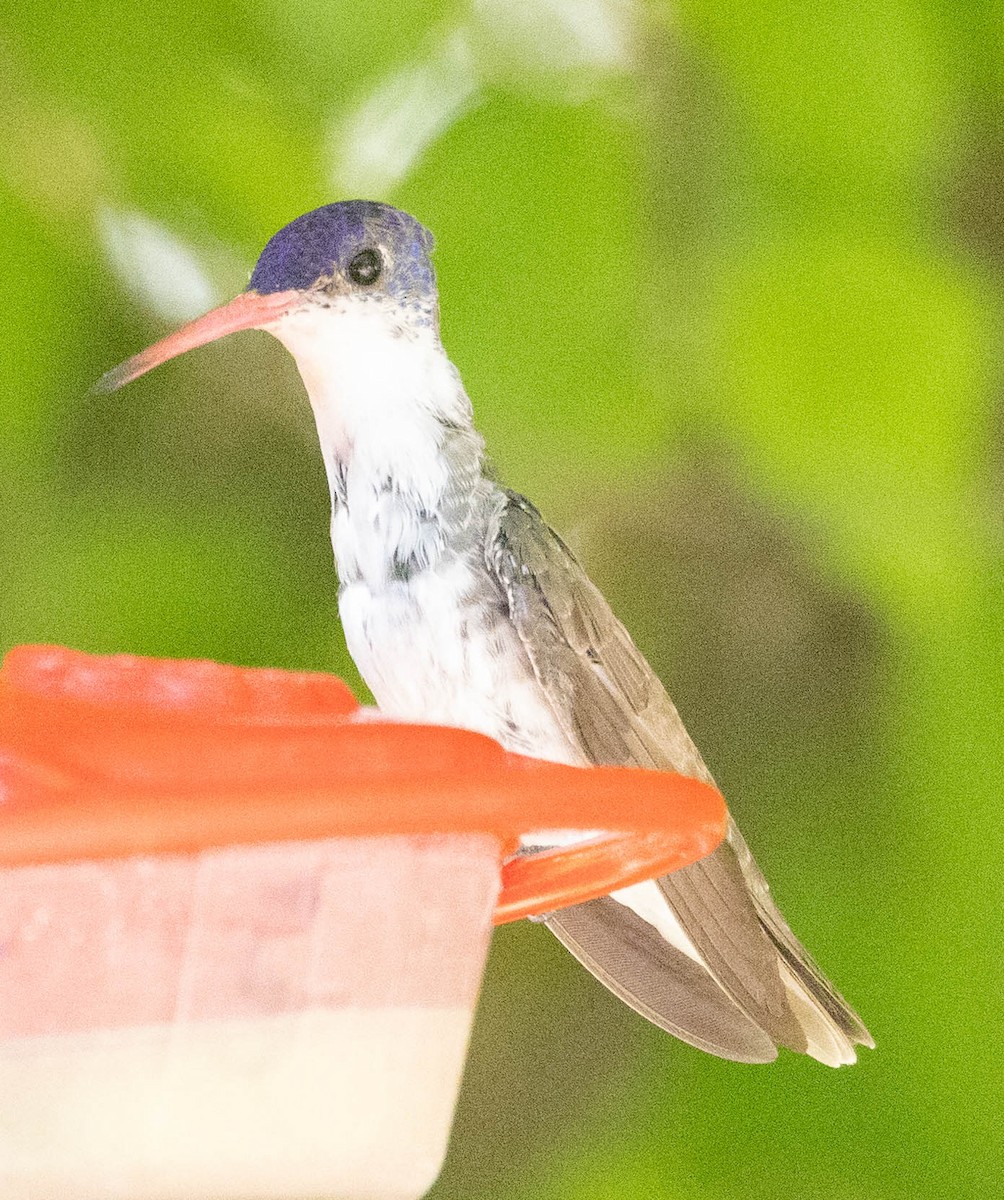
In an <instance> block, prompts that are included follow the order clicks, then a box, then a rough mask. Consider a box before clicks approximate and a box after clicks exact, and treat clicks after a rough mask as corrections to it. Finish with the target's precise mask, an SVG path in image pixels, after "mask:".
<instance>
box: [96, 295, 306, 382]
mask: <svg viewBox="0 0 1004 1200" xmlns="http://www.w3.org/2000/svg"><path fill="white" fill-rule="evenodd" d="M301 301H302V295H301V294H300V293H299V292H297V291H288V292H269V293H267V294H266V295H259V294H258V293H257V292H241V294H240V295H239V296H235V297H234V299H233V300H231V301H229V303H227V304H221V305H220V307H219V308H214V309H211V310H210V311H209V312H207V313H206V314H205V316H203V317H197V318H196V319H195V320H194V321H189V323H188V324H187V325H182V327H181V328H180V329H179V330H177V332H175V333H172V334H169V335H168V336H167V337H166V338H162V339H161V340H160V341H159V342H154V344H153V345H152V346H148V347H147V348H146V349H145V350H141V351H140V352H139V354H134V355H133V356H132V358H127V359H126V360H125V362H124V363H119V365H118V366H117V367H113V368H112V369H111V370H110V371H106V372H105V374H104V375H102V376H101V378H100V379H99V380H98V381H97V383H96V384H95V385H94V387H93V388H92V389H91V390H92V391H94V392H114V391H116V390H117V389H118V388H120V387H123V386H124V385H125V384H127V383H131V382H132V381H133V380H134V379H138V378H139V377H140V375H145V374H146V373H147V371H152V370H153V368H154V367H159V366H160V364H161V363H163V362H167V360H168V359H169V358H177V356H178V355H179V354H184V353H185V351H186V350H194V349H195V347H196V346H204V345H205V344H206V343H207V342H215V341H216V339H217V338H221V337H226V335H227V334H228V333H236V332H237V330H239V329H267V328H268V327H269V326H270V325H274V324H275V323H276V322H277V321H280V320H281V319H282V318H283V317H284V316H285V315H286V314H287V313H289V312H291V311H292V310H293V309H294V308H296V307H297V306H298V305H299V303H300V302H301Z"/></svg>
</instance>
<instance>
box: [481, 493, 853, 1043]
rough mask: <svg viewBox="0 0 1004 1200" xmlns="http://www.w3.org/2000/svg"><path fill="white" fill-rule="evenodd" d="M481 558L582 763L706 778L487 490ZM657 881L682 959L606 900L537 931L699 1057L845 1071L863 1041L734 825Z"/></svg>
mask: <svg viewBox="0 0 1004 1200" xmlns="http://www.w3.org/2000/svg"><path fill="white" fill-rule="evenodd" d="M485 557H486V562H487V564H488V566H489V569H490V570H491V572H492V573H493V575H494V577H495V579H496V582H497V584H498V586H499V589H500V591H501V593H502V596H503V598H504V601H505V604H506V605H507V607H508V611H509V615H510V618H511V620H512V622H513V624H514V626H515V628H516V630H517V632H518V634H519V636H520V639H521V641H522V644H523V646H524V648H525V650H526V653H527V655H528V657H529V659H530V662H531V664H532V666H533V670H534V673H535V675H536V677H537V679H538V681H539V683H540V684H541V687H542V689H543V691H544V693H545V694H546V696H547V698H548V701H549V703H550V705H551V708H552V711H553V712H554V714H555V716H556V718H557V720H558V721H559V722H560V724H561V725H562V727H563V729H564V730H565V733H566V735H567V736H568V737H569V738H570V739H571V740H572V741H573V742H574V744H575V745H576V746H577V747H578V748H579V749H580V750H581V751H582V753H583V755H584V757H585V758H586V759H587V760H588V761H590V762H593V763H597V764H607V765H631V766H641V767H648V768H652V769H657V770H673V771H677V772H679V773H681V774H684V775H690V776H693V777H695V778H698V779H703V780H706V781H709V782H710V781H711V774H710V772H709V771H708V768H707V767H706V766H705V763H704V760H703V759H702V758H701V755H700V753H699V752H698V750H697V747H696V746H695V745H694V743H693V741H692V740H691V738H690V736H689V734H688V733H687V731H686V729H685V728H684V725H683V722H682V720H681V719H680V715H679V713H678V712H677V710H676V708H675V706H674V705H673V702H672V700H671V699H670V698H669V695H668V693H667V692H666V689H665V688H664V687H663V685H662V683H661V682H660V680H659V679H658V677H657V676H656V674H655V672H654V671H653V670H652V669H651V667H650V666H649V665H648V663H647V662H646V660H645V659H644V657H643V656H642V655H641V653H640V652H639V650H638V649H637V647H636V646H635V644H634V642H633V641H632V640H631V637H630V635H629V634H628V632H627V630H626V629H625V628H624V626H623V625H622V624H621V623H620V621H618V620H617V618H616V617H615V616H614V615H613V613H612V611H611V610H610V607H609V605H608V604H607V602H606V600H604V598H603V595H602V593H601V592H600V591H599V590H598V589H597V588H596V587H595V585H594V584H593V583H592V582H591V581H590V580H589V578H588V577H587V576H586V574H585V572H584V571H583V570H582V568H581V567H580V566H579V564H578V562H577V561H576V559H575V557H574V556H573V555H572V553H571V551H570V550H569V549H568V547H567V546H566V545H565V544H564V542H562V540H561V539H560V538H559V537H558V535H557V534H556V533H554V531H553V530H551V529H550V528H549V527H548V526H547V525H546V524H545V522H544V521H543V520H542V518H541V516H540V514H539V513H538V512H537V510H536V509H535V508H534V507H533V505H532V504H530V502H529V501H528V500H526V499H524V498H523V497H522V496H519V495H517V494H516V493H514V492H509V491H504V492H502V493H501V494H500V501H499V507H498V510H497V512H496V514H495V518H494V520H493V521H492V523H491V527H490V530H489V535H488V540H487V544H486V550H485ZM658 887H659V890H660V891H661V893H662V896H663V897H664V899H665V901H666V903H667V905H668V906H669V907H670V909H671V910H672V913H673V914H674V915H675V918H676V920H677V921H678V922H679V925H680V926H681V927H682V929H683V931H684V932H685V934H686V935H687V937H688V938H689V939H690V942H691V944H692V946H693V948H694V949H695V950H696V952H697V961H695V959H694V958H693V957H692V956H688V954H685V953H682V952H681V951H680V950H679V949H678V948H675V947H673V946H670V945H668V943H667V942H666V941H665V939H664V938H663V937H662V936H661V935H660V934H659V933H658V932H657V930H656V929H655V927H654V926H653V925H652V924H650V923H648V922H647V921H644V920H642V918H641V917H640V916H638V915H637V914H636V913H635V912H631V911H630V910H629V909H625V907H624V905H623V904H619V903H618V902H617V901H613V900H610V899H609V898H608V899H606V900H598V901H593V902H591V903H590V904H586V905H580V906H578V907H577V908H575V909H569V910H566V911H565V912H563V913H558V914H555V915H554V916H552V917H550V918H549V919H548V925H549V927H550V928H551V929H552V930H553V932H554V933H556V934H557V936H558V937H559V938H560V939H561V940H562V941H563V942H564V943H565V945H566V946H568V948H569V949H570V950H571V951H572V952H573V953H574V954H575V955H576V956H577V957H578V958H579V959H580V960H581V961H582V962H583V963H585V965H586V966H588V967H589V969H590V970H591V971H592V972H593V973H594V974H595V975H597V977H598V978H600V979H601V980H603V982H604V983H606V984H607V986H608V987H610V988H611V989H612V990H613V991H614V992H616V993H617V994H618V995H620V996H621V997H622V998H623V999H625V1000H626V1001H627V1002H628V1003H629V1004H631V1005H632V1006H633V1007H634V1008H636V1009H637V1010H638V1011H639V1012H642V1013H643V1014H644V1015H646V1016H648V1017H649V1019H650V1020H653V1021H654V1022H655V1023H656V1024H658V1025H661V1026H662V1027H663V1028H667V1029H669V1030H670V1031H671V1032H673V1033H675V1034H676V1035H677V1036H679V1037H681V1038H683V1039H684V1040H685V1041H689V1042H692V1043H693V1044H694V1045H698V1046H700V1047H701V1048H702V1049H706V1050H710V1051H712V1052H713V1053H717V1054H720V1055H722V1056H724V1057H727V1058H739V1059H742V1060H743V1061H767V1059H768V1058H771V1057H773V1056H774V1053H769V1052H768V1048H769V1049H770V1050H771V1051H773V1048H774V1046H775V1045H785V1046H788V1047H789V1048H791V1049H793V1050H797V1051H802V1052H805V1051H808V1052H809V1053H816V1054H817V1057H819V1058H821V1059H822V1060H823V1061H827V1062H838V1061H853V1058H854V1054H853V1049H852V1046H851V1043H855V1042H862V1043H864V1044H866V1045H870V1044H872V1043H871V1038H870V1036H869V1034H868V1031H867V1030H866V1029H865V1028H864V1026H863V1025H862V1024H861V1022H860V1020H859V1019H858V1017H857V1016H856V1014H855V1013H854V1012H853V1011H852V1010H851V1009H850V1008H849V1006H848V1005H847V1004H846V1002H845V1001H844V1000H843V999H842V998H841V997H840V996H839V995H838V994H837V993H836V991H835V990H834V989H833V987H832V986H831V985H830V983H829V982H828V980H826V978H825V977H824V976H823V975H822V973H821V972H820V971H819V969H818V967H816V966H815V964H814V963H813V962H812V959H811V958H809V956H808V954H807V953H806V951H805V950H804V948H803V947H802V946H801V944H800V943H799V942H798V940H797V939H796V938H795V936H794V934H793V933H792V932H791V929H790V928H789V926H788V924H787V922H786V921H785V920H784V917H783V916H782V915H781V913H780V911H779V910H778V909H777V907H776V905H775V904H774V902H773V900H772V899H771V897H770V894H769V890H768V888H767V884H766V881H765V880H764V877H763V875H762V874H761V873H760V870H759V868H758V867H757V865H756V863H755V861H754V860H753V857H752V855H751V854H750V851H749V848H748V847H747V846H746V843H745V841H743V839H742V837H741V835H740V834H739V832H738V830H737V829H735V826H734V825H733V826H732V827H731V831H730V835H729V838H728V840H727V841H726V842H724V843H723V844H722V845H721V846H720V847H719V848H718V850H716V851H715V852H714V853H713V854H711V855H709V856H708V857H707V858H705V859H703V860H701V861H700V862H697V863H694V864H693V865H692V866H690V867H687V868H685V869H683V870H681V871H676V872H673V873H672V874H671V875H666V876H663V877H662V878H661V879H659V880H658ZM819 1047H823V1049H821V1050H819ZM833 1047H836V1049H834V1048H833ZM817 1050H818V1053H817Z"/></svg>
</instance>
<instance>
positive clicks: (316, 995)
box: [0, 835, 499, 1200]
mask: <svg viewBox="0 0 1004 1200" xmlns="http://www.w3.org/2000/svg"><path fill="white" fill-rule="evenodd" d="M498 859H499V844H498V842H497V841H496V840H495V839H494V838H492V837H489V836H482V835H449V836H440V835H436V836H424V835H423V836H413V837H402V836H390V837H379V838H377V837H374V838H340V839H334V840H327V841H316V842H286V843H283V842H276V843H270V844H265V845H257V846H240V847H231V848H226V849H220V850H210V851H204V852H201V853H197V854H191V855H183V854H178V855H163V856H155V857H146V858H125V859H118V860H116V859H107V860H101V861H93V862H79V863H68V864H65V865H51V866H28V867H17V868H11V869H7V870H3V871H0V1196H3V1197H4V1200H113V1198H114V1200H229V1198H233V1200H252V1198H259V1197H260V1198H263V1200H264V1198H267V1197H268V1198H275V1200H280V1198H284V1197H289V1198H290V1200H293V1198H297V1200H309V1198H314V1197H318V1198H320V1197H330V1198H332V1200H355V1198H359V1200H362V1198H364V1197H365V1198H367V1200H406V1198H408V1197H418V1196H421V1195H422V1194H423V1193H424V1192H425V1191H426V1190H427V1189H428V1188H429V1187H430V1186H431V1184H432V1182H433V1180H434V1179H435V1177H436V1174H437V1173H438V1171H439V1168H440V1165H441V1163H442V1159H443V1155H444V1153H445V1149H446V1142H447V1137H448V1134H449V1127H450V1122H451V1119H452V1115H453V1108H454V1103H455V1099H456V1093H457V1089H458V1086H459V1081H460V1075H461V1072H462V1069H463V1063H464V1057H465V1053H466V1048H467V1041H468V1034H469V1030H470V1025H471V1019H472V1015H473V1010H474V1004H475V1000H476V997H477V991H478V987H479V984H480V980H481V975H482V970H483V966H484V958H485V954H486V950H487V945H488V938H489V934H490V930H491V919H492V911H493V905H494V902H495V898H496V894H497V891H498Z"/></svg>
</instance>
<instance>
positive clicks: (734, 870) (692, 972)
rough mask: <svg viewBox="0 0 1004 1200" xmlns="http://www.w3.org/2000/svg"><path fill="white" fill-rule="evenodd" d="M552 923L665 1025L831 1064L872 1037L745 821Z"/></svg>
mask: <svg viewBox="0 0 1004 1200" xmlns="http://www.w3.org/2000/svg"><path fill="white" fill-rule="evenodd" d="M547 925H548V927H549V928H550V929H551V931H552V932H553V933H554V934H555V935H556V936H557V937H558V938H559V939H560V940H561V941H562V942H563V943H564V944H565V946H566V947H567V948H568V949H569V950H570V951H571V952H572V953H573V954H574V955H575V956H576V958H578V959H579V961H580V962H582V963H583V965H584V966H586V967H587V968H588V969H589V970H590V971H591V972H592V973H593V974H594V975H595V976H596V977H597V978H598V979H599V980H600V981H601V982H602V983H604V984H605V985H606V986H607V987H608V988H610V990H611V991H613V992H614V993H615V994H616V995H618V996H620V997H621V999H623V1000H624V1001H626V1003H628V1004H629V1005H630V1006H631V1007H632V1008H634V1009H635V1010H636V1011H637V1012H639V1013H641V1015H642V1016H644V1017H647V1018H648V1020H650V1021H652V1022H653V1023H654V1024H655V1025H658V1026H660V1028H662V1029H665V1030H667V1031H668V1032H670V1033H672V1034H675V1036H677V1037H679V1038H681V1039H682V1040H683V1041H685V1042H689V1043H690V1044H691V1045H693V1046H697V1047H698V1048H699V1049H701V1050H706V1051H708V1052H710V1053H711V1054H717V1055H718V1056H719V1057H721V1058H729V1059H734V1060H736V1061H739V1062H769V1061H771V1060H772V1059H773V1058H776V1056H777V1047H778V1046H786V1047H787V1048H789V1049H791V1050H794V1051H796V1052H799V1053H803V1054H809V1055H811V1056H812V1057H813V1058H816V1059H818V1060H819V1061H820V1062H822V1063H825V1064H827V1065H828V1066H841V1065H844V1064H847V1063H853V1062H854V1061H855V1059H856V1054H855V1051H854V1046H855V1045H856V1044H862V1045H865V1046H873V1045H874V1042H873V1041H872V1038H871V1035H870V1034H869V1033H868V1030H867V1029H866V1028H865V1027H864V1025H863V1024H862V1023H861V1021H860V1019H859V1018H858V1016H857V1014H856V1013H855V1012H854V1011H853V1010H852V1009H851V1008H850V1006H849V1005H848V1004H847V1003H846V1001H845V1000H844V999H843V998H842V997H841V996H840V995H839V994H838V993H837V992H836V990H835V989H834V988H833V986H832V984H830V982H829V981H828V980H827V979H826V977H825V976H824V975H823V974H822V972H821V971H820V970H819V968H818V967H817V966H816V964H815V963H814V962H813V961H812V959H811V958H810V957H809V955H808V954H807V952H806V951H805V949H804V948H803V947H802V945H801V943H800V942H799V941H798V939H797V938H796V937H795V935H794V934H793V933H792V931H791V929H790V927H789V926H788V924H787V922H786V921H785V919H784V917H783V916H782V915H781V913H780V911H779V910H778V908H777V906H776V905H775V904H774V901H773V899H772V898H771V896H770V892H769V888H768V886H767V883H766V880H765V879H764V877H763V875H762V874H761V872H760V869H759V868H758V867H757V865H756V862H755V861H754V859H753V856H752V854H751V853H750V851H749V848H748V846H747V845H746V843H745V841H744V840H743V838H742V836H741V835H740V834H739V831H738V830H737V829H735V827H734V826H732V828H731V830H730V833H729V838H728V840H727V841H726V842H724V843H723V844H722V846H720V847H719V849H718V850H716V851H715V852H714V854H711V855H709V856H708V857H707V858H705V859H702V860H701V861H700V862H697V863H694V864H693V865H692V866H690V867H686V868H684V869H683V870H681V871H675V872H673V873H672V874H671V875H666V876H663V877H662V878H661V879H659V880H656V881H652V883H651V884H642V885H638V886H636V887H635V888H631V889H625V890H624V891H622V892H619V893H617V894H616V895H615V896H613V897H611V896H607V897H604V898H603V899H601V900H593V901H590V902H589V903H588V904H581V905H577V906H576V907H574V908H569V909H565V910H563V911H562V912H558V913H554V914H552V915H551V916H550V917H548V919H547Z"/></svg>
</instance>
